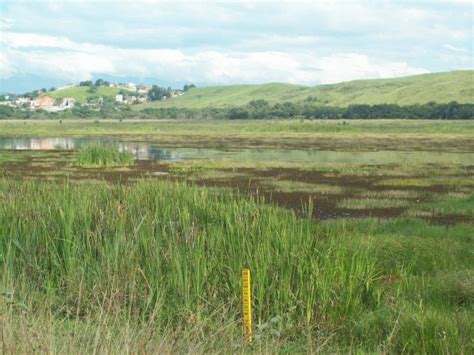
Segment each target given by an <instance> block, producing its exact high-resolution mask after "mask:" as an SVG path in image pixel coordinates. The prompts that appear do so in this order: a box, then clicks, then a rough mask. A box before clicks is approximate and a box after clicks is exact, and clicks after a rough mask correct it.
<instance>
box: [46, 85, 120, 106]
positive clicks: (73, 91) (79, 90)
mask: <svg viewBox="0 0 474 355" xmlns="http://www.w3.org/2000/svg"><path fill="white" fill-rule="evenodd" d="M90 88H91V87H90V86H76V87H73V88H68V89H64V90H56V91H52V92H49V93H48V96H51V97H52V98H53V99H58V98H65V97H73V98H75V99H76V101H78V102H80V103H85V102H87V100H90V99H98V98H99V97H115V95H117V94H118V93H119V92H120V91H122V90H124V89H119V88H111V87H106V86H100V87H98V88H97V90H96V92H95V93H93V92H89V89H90Z"/></svg>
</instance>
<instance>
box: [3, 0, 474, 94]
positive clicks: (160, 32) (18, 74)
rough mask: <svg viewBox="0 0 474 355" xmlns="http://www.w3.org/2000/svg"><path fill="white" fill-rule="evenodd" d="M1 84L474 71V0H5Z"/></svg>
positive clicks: (17, 87)
mask: <svg viewBox="0 0 474 355" xmlns="http://www.w3.org/2000/svg"><path fill="white" fill-rule="evenodd" d="M0 15H1V22H0V31H1V32H0V47H1V51H0V75H1V79H0V80H1V83H0V92H5V91H13V92H21V91H22V90H31V89H35V88H38V87H49V86H51V85H59V84H62V83H66V82H76V81H79V80H86V79H96V78H98V77H105V78H111V79H116V80H121V79H123V80H124V81H129V80H134V81H136V82H156V83H159V84H162V85H171V86H173V87H179V86H181V85H182V84H184V83H196V84H198V85H222V84H234V83H263V82H288V83H297V84H304V85H317V84H325V83H335V82H341V81H348V80H353V79H363V78H382V77H396V76H405V75H411V74H418V73H427V72H439V71H448V70H457V69H472V68H473V67H474V63H473V5H472V1H470V0H467V1H461V0H459V1H454V0H453V1H403V0H398V1H395V0H386V1H385V0H377V1H364V0H359V1H349V0H346V1H336V0H332V1H307V2H305V1H291V2H283V1H281V2H277V1H258V2H250V1H241V2H232V1H207V2H196V1H186V2H184V1H183V2H180V1H176V0H175V1H71V0H70V1H19V0H16V1H2V0H0Z"/></svg>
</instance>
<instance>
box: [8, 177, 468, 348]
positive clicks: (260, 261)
mask: <svg viewBox="0 0 474 355" xmlns="http://www.w3.org/2000/svg"><path fill="white" fill-rule="evenodd" d="M0 200H1V202H2V203H1V204H0V227H1V228H0V230H1V232H0V245H1V250H2V254H1V255H2V256H1V270H2V289H3V291H2V293H3V296H2V303H1V307H2V314H3V315H4V316H3V322H4V335H3V337H4V346H6V349H10V350H13V349H15V350H16V351H26V352H30V351H34V350H43V351H57V352H63V351H74V350H75V349H81V351H86V352H89V351H91V352H92V351H96V352H97V351H98V352H102V351H113V352H115V351H123V350H125V349H128V350H130V351H160V350H161V351H163V350H168V351H192V352H194V351H197V352H207V351H212V350H214V351H215V350H216V349H222V350H224V351H235V350H236V349H238V348H240V347H241V346H242V343H241V325H240V313H239V310H240V299H239V294H240V284H239V275H240V269H241V268H242V267H243V266H248V267H250V268H251V269H252V272H253V294H254V299H253V306H254V313H255V321H256V323H257V324H258V325H257V327H256V333H257V340H256V342H255V345H254V346H253V347H255V348H257V349H260V350H261V351H264V350H265V349H267V350H268V349H272V348H274V349H276V347H278V348H280V350H286V351H302V350H313V351H315V350H323V351H343V352H345V351H349V350H352V351H354V350H362V351H389V352H428V353H437V352H450V353H471V352H472V351H474V344H473V342H472V334H473V332H474V322H473V319H474V303H473V302H474V288H473V284H474V283H473V280H474V255H473V250H474V248H473V244H474V239H473V236H474V228H473V226H472V225H469V224H458V225H456V226H453V227H442V226H432V225H428V224H426V223H425V222H422V221H419V220H416V219H395V220H389V221H384V222H382V221H377V220H372V219H363V220H345V221H342V220H337V221H328V222H325V223H319V224H317V223H315V222H314V221H313V220H312V219H311V218H298V217H296V216H295V215H294V214H293V213H291V212H288V211H283V210H280V209H278V208H276V207H271V206H264V205H261V204H260V203H257V201H254V200H251V199H249V198H246V197H243V196H239V195H235V194H230V193H228V192H225V191H222V192H219V191H214V190H209V189H202V188H197V187H193V186H188V185H186V184H171V183H164V182H156V181H154V182H153V181H142V182H139V183H137V184H136V185H133V186H122V185H115V184H113V185H109V184H106V183H87V182H82V183H80V184H72V183H69V182H64V183H46V182H34V181H20V182H13V181H11V180H5V179H3V180H0ZM307 208H308V215H311V213H310V210H311V208H312V207H311V206H308V207H307ZM19 216H21V218H18V217H19ZM25 339H27V341H25ZM20 340H22V341H20ZM18 346H20V347H21V348H18ZM262 347H263V348H262ZM225 349H227V350H225Z"/></svg>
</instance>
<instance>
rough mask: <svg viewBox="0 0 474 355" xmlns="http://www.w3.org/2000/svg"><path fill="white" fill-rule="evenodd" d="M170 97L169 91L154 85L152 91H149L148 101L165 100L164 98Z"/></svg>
mask: <svg viewBox="0 0 474 355" xmlns="http://www.w3.org/2000/svg"><path fill="white" fill-rule="evenodd" d="M167 95H168V90H166V89H165V88H162V87H159V86H158V85H153V86H152V87H151V90H150V91H148V100H150V101H158V100H161V99H163V97H165V96H167Z"/></svg>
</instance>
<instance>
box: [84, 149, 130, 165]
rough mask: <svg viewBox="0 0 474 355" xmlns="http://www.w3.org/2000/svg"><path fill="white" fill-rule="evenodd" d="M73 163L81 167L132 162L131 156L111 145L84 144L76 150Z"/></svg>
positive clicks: (128, 163)
mask: <svg viewBox="0 0 474 355" xmlns="http://www.w3.org/2000/svg"><path fill="white" fill-rule="evenodd" d="M75 163H76V165H78V166H80V167H83V168H94V167H117V166H127V165H131V164H133V156H132V155H131V154H130V153H129V152H127V151H120V150H119V149H118V148H117V147H115V146H111V145H104V146H86V147H81V148H80V149H79V151H78V152H77V155H76V161H75Z"/></svg>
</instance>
